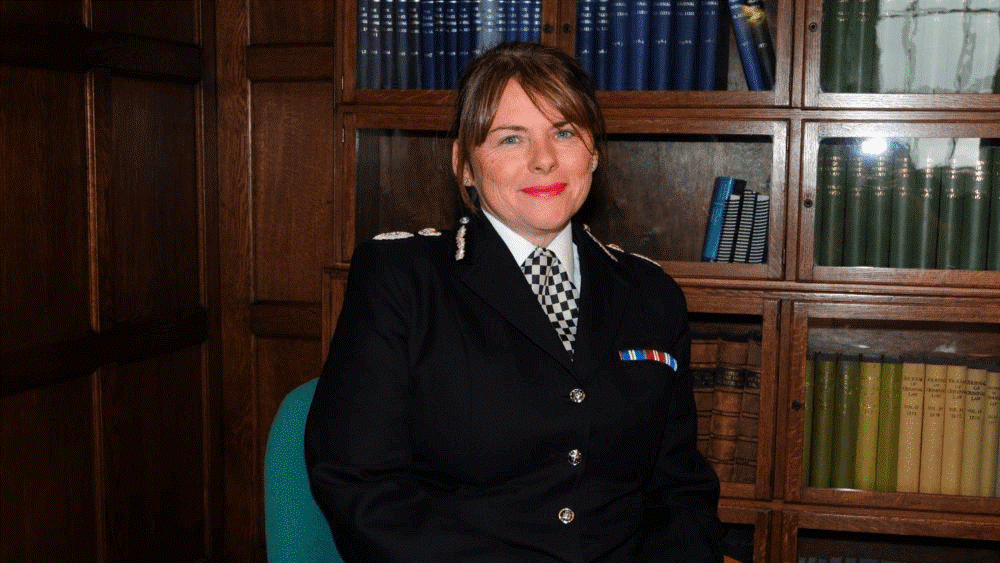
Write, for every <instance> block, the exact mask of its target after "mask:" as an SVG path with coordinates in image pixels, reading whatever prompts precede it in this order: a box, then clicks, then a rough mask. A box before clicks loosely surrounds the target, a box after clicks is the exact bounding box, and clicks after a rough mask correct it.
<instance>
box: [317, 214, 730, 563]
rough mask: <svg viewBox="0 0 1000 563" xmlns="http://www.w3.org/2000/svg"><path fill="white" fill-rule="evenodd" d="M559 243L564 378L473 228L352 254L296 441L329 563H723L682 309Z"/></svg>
mask: <svg viewBox="0 0 1000 563" xmlns="http://www.w3.org/2000/svg"><path fill="white" fill-rule="evenodd" d="M573 240H574V242H575V243H576V245H577V247H578V250H579V257H580V259H579V264H578V267H579V268H580V272H581V278H582V282H581V286H582V287H581V288H580V298H579V301H578V303H579V310H580V317H579V325H578V332H577V336H576V345H575V358H574V359H572V360H571V359H570V356H569V354H568V353H567V352H566V351H565V350H564V348H563V346H562V344H561V343H560V340H559V337H558V336H557V335H556V332H555V330H554V328H553V327H552V325H551V323H550V322H549V320H548V318H547V317H546V315H545V313H544V312H543V310H542V309H541V307H540V306H539V303H538V300H537V298H536V297H535V295H534V294H533V293H532V291H531V289H530V287H529V286H528V283H527V281H526V280H525V278H524V275H523V274H522V273H521V270H520V268H519V266H518V265H517V264H516V263H515V261H514V259H513V257H512V255H511V253H510V251H509V250H508V248H507V247H506V245H505V244H504V242H503V241H502V239H501V238H500V236H499V235H498V234H497V233H496V231H495V230H494V229H493V227H492V226H491V225H490V223H489V221H488V220H486V219H485V217H482V216H476V217H471V218H469V219H468V220H467V223H466V224H462V225H461V226H460V228H458V229H456V231H453V232H445V233H436V232H434V233H431V234H426V235H414V236H410V237H406V238H400V239H396V240H372V241H369V242H366V243H364V244H361V245H360V246H359V247H358V248H357V250H356V251H355V254H354V258H353V260H352V263H351V271H350V274H349V276H348V283H347V293H346V297H345V300H344V306H343V310H342V312H341V314H340V318H339V320H338V323H337V327H336V331H335V334H334V336H333V341H332V342H331V347H330V354H329V359H328V361H327V363H326V365H325V367H324V369H323V372H322V375H321V377H320V380H319V383H318V385H317V388H316V395H315V399H314V401H313V403H312V407H311V410H310V412H309V418H308V421H307V426H306V437H305V440H306V441H305V444H306V458H307V460H308V464H309V474H310V482H311V486H312V489H313V494H314V496H315V498H316V500H317V502H318V504H319V505H320V507H321V508H322V510H323V512H324V514H325V515H326V518H327V520H328V521H329V523H330V526H331V529H332V531H333V535H334V538H335V541H336V544H337V547H338V550H339V551H340V552H341V554H342V556H343V557H344V559H345V561H347V562H348V563H358V562H372V563H391V562H421V563H443V562H452V561H463V562H465V561H468V562H543V561H544V562H548V561H580V562H583V561H587V562H589V561H605V562H622V563H625V562H628V563H633V562H638V561H672V562H688V563H693V562H708V561H711V562H716V561H721V555H720V551H719V546H718V543H719V529H718V528H719V523H718V520H717V517H716V508H717V503H718V495H719V492H718V487H719V485H718V479H717V478H716V476H715V474H714V473H713V471H712V469H711V467H710V466H709V465H708V463H707V462H706V461H705V459H704V458H703V457H702V456H701V455H700V454H699V453H698V451H697V450H696V447H695V440H696V438H695V433H696V415H695V407H694V400H693V398H692V379H691V376H690V373H689V371H688V369H687V365H688V354H689V348H690V341H689V335H688V333H687V319H686V315H687V313H686V306H685V302H684V297H683V294H682V293H681V291H680V289H679V287H678V286H677V285H676V284H675V283H674V282H673V280H671V279H670V278H669V277H668V276H667V275H666V274H664V273H663V271H662V270H661V269H660V268H659V267H658V266H656V265H655V264H653V263H650V262H648V261H646V260H644V259H642V258H639V257H636V256H633V255H630V254H626V253H623V252H620V251H618V250H613V249H609V248H607V247H605V246H603V245H601V244H599V243H598V242H597V241H596V240H594V239H593V238H592V237H591V236H590V235H589V232H588V231H586V229H585V228H584V227H582V226H580V225H577V224H574V226H573ZM623 350H658V351H662V352H665V353H667V354H669V355H670V356H671V357H672V358H674V359H676V361H677V362H679V365H678V367H679V369H677V370H674V369H672V368H671V367H669V366H668V365H666V364H665V363H663V362H660V361H655V360H629V361H625V360H622V359H621V357H620V352H621V351H623ZM668 361H669V360H668Z"/></svg>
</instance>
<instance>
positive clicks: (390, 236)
mask: <svg viewBox="0 0 1000 563" xmlns="http://www.w3.org/2000/svg"><path fill="white" fill-rule="evenodd" d="M412 236H413V233H408V232H406V231H392V232H390V233H382V234H380V235H375V237H374V238H375V240H396V239H401V238H410V237H412Z"/></svg>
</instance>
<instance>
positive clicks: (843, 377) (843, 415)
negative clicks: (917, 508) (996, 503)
mask: <svg viewBox="0 0 1000 563" xmlns="http://www.w3.org/2000/svg"><path fill="white" fill-rule="evenodd" d="M807 372H808V373H807V374H806V411H805V413H806V414H805V422H806V425H805V443H804V453H805V455H804V464H805V467H804V477H805V481H806V482H807V483H808V484H809V486H812V487H824V488H830V487H832V488H847V489H862V490H872V491H888V492H892V491H898V492H906V493H917V492H920V493H930V494H947V495H965V496H981V497H993V496H1000V492H998V490H997V478H998V475H997V471H998V457H1000V443H998V430H1000V364H996V363H986V362H981V361H973V360H969V359H963V358H954V357H948V358H935V357H926V358H925V357H909V358H887V357H880V358H867V357H863V356H857V355H847V354H837V353H826V352H816V353H814V354H812V355H811V356H810V360H809V366H808V369H807Z"/></svg>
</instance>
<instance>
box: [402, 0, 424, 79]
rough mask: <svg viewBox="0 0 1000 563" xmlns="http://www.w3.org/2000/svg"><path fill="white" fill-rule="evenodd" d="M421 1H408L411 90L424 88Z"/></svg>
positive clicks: (407, 41) (407, 44)
mask: <svg viewBox="0 0 1000 563" xmlns="http://www.w3.org/2000/svg"><path fill="white" fill-rule="evenodd" d="M420 4H421V2H420V0H407V2H406V18H407V19H408V20H409V22H410V23H409V30H410V34H409V38H408V39H407V40H406V46H407V48H408V49H409V50H410V57H409V61H410V66H411V69H410V85H409V86H408V87H409V88H423V87H424V84H423V80H422V77H421V70H420V66H421V64H423V56H422V54H423V53H422V52H421V51H420V34H421V29H420Z"/></svg>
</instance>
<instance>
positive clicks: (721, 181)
mask: <svg viewBox="0 0 1000 563" xmlns="http://www.w3.org/2000/svg"><path fill="white" fill-rule="evenodd" d="M737 182H742V185H746V181H745V180H738V179H736V178H733V177H732V176H718V177H716V178H715V185H714V187H713V188H712V199H711V201H710V202H709V206H708V219H707V221H706V225H705V244H704V246H703V247H702V251H701V259H702V260H703V261H705V262H717V261H718V260H719V241H720V239H721V237H722V218H723V214H724V213H725V211H726V204H727V203H729V196H731V195H732V194H733V187H734V186H735V185H736V184H737Z"/></svg>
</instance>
